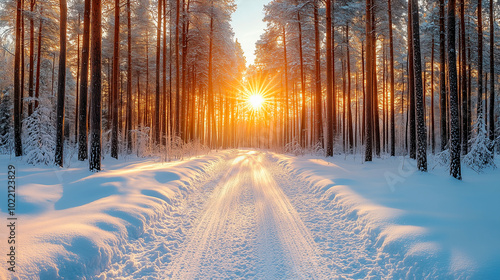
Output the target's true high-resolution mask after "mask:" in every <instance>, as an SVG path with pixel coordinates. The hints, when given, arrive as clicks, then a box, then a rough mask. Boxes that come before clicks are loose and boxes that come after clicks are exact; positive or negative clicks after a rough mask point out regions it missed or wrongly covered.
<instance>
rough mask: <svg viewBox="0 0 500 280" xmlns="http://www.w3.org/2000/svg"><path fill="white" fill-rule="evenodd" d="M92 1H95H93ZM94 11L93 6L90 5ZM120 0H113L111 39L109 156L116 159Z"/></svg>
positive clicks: (118, 107)
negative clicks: (113, 32) (113, 22)
mask: <svg viewBox="0 0 500 280" xmlns="http://www.w3.org/2000/svg"><path fill="white" fill-rule="evenodd" d="M92 3H95V2H94V1H93V2H92ZM92 12H93V13H94V12H95V11H94V7H92ZM119 71H120V0H115V34H114V41H113V73H112V81H111V83H112V85H111V91H112V94H111V96H112V100H113V101H112V102H111V103H112V105H111V107H112V110H113V113H112V116H111V119H112V120H111V121H112V123H113V124H112V128H111V157H113V158H116V159H118V110H119V109H120V106H119V105H120V103H119V102H118V89H119V84H120V83H119V78H118V76H119V75H120V72H119Z"/></svg>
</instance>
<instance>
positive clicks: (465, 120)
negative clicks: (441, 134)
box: [459, 0, 470, 155]
mask: <svg viewBox="0 0 500 280" xmlns="http://www.w3.org/2000/svg"><path fill="white" fill-rule="evenodd" d="M459 44H460V59H461V61H460V79H459V80H460V91H461V94H462V154H464V155H465V154H467V153H468V147H469V135H470V131H469V125H468V124H469V122H470V119H469V114H468V104H467V100H468V98H469V97H468V96H467V95H468V92H467V69H466V67H467V57H466V55H465V51H466V48H465V0H460V42H459Z"/></svg>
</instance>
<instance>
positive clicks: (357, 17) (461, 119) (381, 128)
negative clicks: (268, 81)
mask: <svg viewBox="0 0 500 280" xmlns="http://www.w3.org/2000/svg"><path fill="white" fill-rule="evenodd" d="M483 2H484V3H483ZM483 4H484V5H483ZM483 6H485V7H483ZM265 11H266V17H265V20H266V22H267V28H266V30H265V32H264V34H262V36H261V39H260V41H259V42H258V43H257V60H256V62H257V63H256V67H257V68H258V71H264V72H266V73H269V74H270V75H276V76H278V77H280V79H281V80H282V82H281V84H283V86H282V87H281V92H280V93H279V94H280V96H281V100H282V101H283V102H281V104H278V106H279V107H280V112H281V113H280V114H278V115H276V118H275V119H274V123H275V124H274V125H273V126H272V127H279V128H280V131H279V135H280V136H279V137H277V138H276V141H275V142H276V143H277V145H281V144H280V143H294V145H289V146H288V148H291V149H293V148H294V147H301V148H310V149H313V150H317V149H318V148H319V149H321V151H322V152H324V153H325V154H326V155H327V156H333V155H334V154H335V153H340V152H343V153H359V152H364V155H365V157H364V160H365V161H371V160H372V158H373V155H375V156H377V157H380V156H381V154H383V153H387V154H388V155H390V156H395V155H409V157H410V158H414V159H416V160H417V167H418V169H419V170H421V171H427V169H428V166H427V165H428V163H427V155H428V154H429V153H431V154H435V153H438V154H439V155H438V156H439V157H440V158H442V159H444V161H445V162H447V163H448V164H449V166H450V174H451V175H452V176H454V177H456V178H459V179H460V178H461V162H465V163H467V164H468V165H471V167H472V168H479V169H480V168H483V167H485V166H489V165H493V156H494V151H493V150H494V146H495V144H494V143H495V140H497V137H498V108H499V106H498V98H495V96H496V95H497V94H498V93H497V92H498V91H495V84H496V81H497V80H498V74H499V71H498V67H497V68H495V65H496V64H498V63H499V61H500V60H499V58H498V57H499V56H498V51H499V50H498V48H496V47H495V46H498V37H495V32H498V27H499V26H498V25H499V23H498V18H499V16H498V13H499V10H498V5H497V4H495V3H494V0H491V1H487V0H474V1H466V0H459V1H458V3H457V2H456V1H451V0H450V1H445V0H435V1H432V0H429V1H416V0H415V1H414V0H410V1H402V0H384V1H373V0H366V1H345V0H337V1H334V0H326V1H319V0H311V1H307V0H304V1H300V0H275V1H271V2H270V3H269V4H268V5H266V6H265ZM483 23H488V25H487V26H488V28H487V27H485V26H483ZM457 38H458V39H457ZM485 44H486V45H488V46H489V49H488V50H486V49H485V48H484V47H483V46H484V45H485ZM484 65H488V70H486V69H484ZM325 83H326V86H325V85H324V84H325ZM487 84H488V86H486V85H487ZM472 108H476V109H475V110H472ZM496 142H497V143H498V141H496ZM497 150H498V149H497Z"/></svg>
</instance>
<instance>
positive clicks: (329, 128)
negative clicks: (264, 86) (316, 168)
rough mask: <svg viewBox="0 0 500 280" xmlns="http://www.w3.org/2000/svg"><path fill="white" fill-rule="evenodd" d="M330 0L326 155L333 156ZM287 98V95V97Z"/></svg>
mask: <svg viewBox="0 0 500 280" xmlns="http://www.w3.org/2000/svg"><path fill="white" fill-rule="evenodd" d="M331 5H332V0H326V142H325V144H326V147H325V150H326V156H327V157H332V156H333V75H332V67H333V59H332V11H331ZM287 100H288V97H287Z"/></svg>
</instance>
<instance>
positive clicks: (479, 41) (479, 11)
mask: <svg viewBox="0 0 500 280" xmlns="http://www.w3.org/2000/svg"><path fill="white" fill-rule="evenodd" d="M482 2H483V1H482V0H477V37H478V39H477V52H478V55H477V119H478V121H479V122H481V124H480V125H484V110H483V106H484V105H483V15H482V14H483V5H482Z"/></svg>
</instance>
